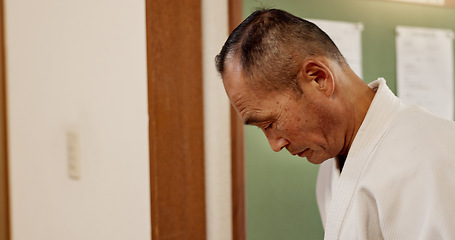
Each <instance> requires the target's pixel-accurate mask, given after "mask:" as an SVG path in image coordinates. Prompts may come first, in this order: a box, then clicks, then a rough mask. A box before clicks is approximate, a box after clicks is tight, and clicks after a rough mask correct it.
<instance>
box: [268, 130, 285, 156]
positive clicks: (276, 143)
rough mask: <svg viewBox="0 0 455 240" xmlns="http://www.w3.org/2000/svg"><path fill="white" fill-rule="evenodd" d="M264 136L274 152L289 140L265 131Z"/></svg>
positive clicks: (279, 149)
mask: <svg viewBox="0 0 455 240" xmlns="http://www.w3.org/2000/svg"><path fill="white" fill-rule="evenodd" d="M266 136H267V140H268V141H269V144H270V147H271V148H272V150H273V151H275V152H279V151H281V149H283V148H284V147H286V146H287V145H289V141H288V140H286V139H285V138H283V137H280V136H273V135H270V134H267V133H266Z"/></svg>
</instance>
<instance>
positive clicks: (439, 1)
mask: <svg viewBox="0 0 455 240" xmlns="http://www.w3.org/2000/svg"><path fill="white" fill-rule="evenodd" d="M393 1H397V2H408V3H421V4H429V5H441V6H442V5H444V4H445V1H444V0H393Z"/></svg>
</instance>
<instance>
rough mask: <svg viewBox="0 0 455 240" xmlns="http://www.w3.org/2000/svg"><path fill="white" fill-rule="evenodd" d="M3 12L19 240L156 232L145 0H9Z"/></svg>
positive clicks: (137, 236) (141, 238) (139, 238)
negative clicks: (72, 139) (73, 140)
mask: <svg viewBox="0 0 455 240" xmlns="http://www.w3.org/2000/svg"><path fill="white" fill-rule="evenodd" d="M5 14H6V19H5V20H6V54H7V56H6V61H7V84H8V110H9V112H8V114H9V116H8V117H9V127H10V129H9V147H10V149H9V151H10V152H9V153H10V162H9V164H10V166H9V167H10V169H9V171H10V183H11V189H10V190H11V204H12V206H11V207H12V208H11V214H12V238H13V240H35V239H43V240H54V239H55V240H63V239H64V240H73V239H74V240H81V239H84V240H91V239H93V240H103V239H109V240H115V239H119V240H125V239H134V240H145V239H147V240H148V239H150V238H151V236H150V203H149V202H150V196H149V195H150V192H149V166H148V161H149V160H148V159H149V157H148V153H149V150H148V122H147V121H148V114H147V77H146V76H147V71H146V43H145V41H146V38H145V1H143V0H134V1H131V0H128V1H127V0H78V1H64V0H61V1H55V0H5ZM68 129H70V130H72V131H75V132H76V133H78V135H79V142H80V159H81V177H80V179H79V180H74V179H71V178H69V177H68V173H67V156H66V154H67V151H66V131H67V130H68Z"/></svg>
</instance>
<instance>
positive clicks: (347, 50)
mask: <svg viewBox="0 0 455 240" xmlns="http://www.w3.org/2000/svg"><path fill="white" fill-rule="evenodd" d="M308 21H311V22H313V23H314V24H316V25H318V27H319V28H321V29H322V30H323V31H324V32H325V33H327V35H329V37H330V38H331V39H332V40H333V42H335V44H336V45H337V47H338V49H339V50H340V52H341V54H343V56H344V58H345V59H346V61H347V62H348V64H349V66H350V67H351V68H352V70H354V72H355V73H356V74H357V75H358V76H359V77H362V30H363V24H362V23H350V22H343V21H332V20H321V19H308Z"/></svg>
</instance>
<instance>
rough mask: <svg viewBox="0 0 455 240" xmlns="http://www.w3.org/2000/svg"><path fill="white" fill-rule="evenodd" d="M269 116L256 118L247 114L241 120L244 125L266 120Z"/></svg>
mask: <svg viewBox="0 0 455 240" xmlns="http://www.w3.org/2000/svg"><path fill="white" fill-rule="evenodd" d="M268 120H269V118H257V117H254V116H249V117H247V118H246V120H245V121H244V122H243V124H244V125H252V124H256V123H260V122H265V121H268Z"/></svg>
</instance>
